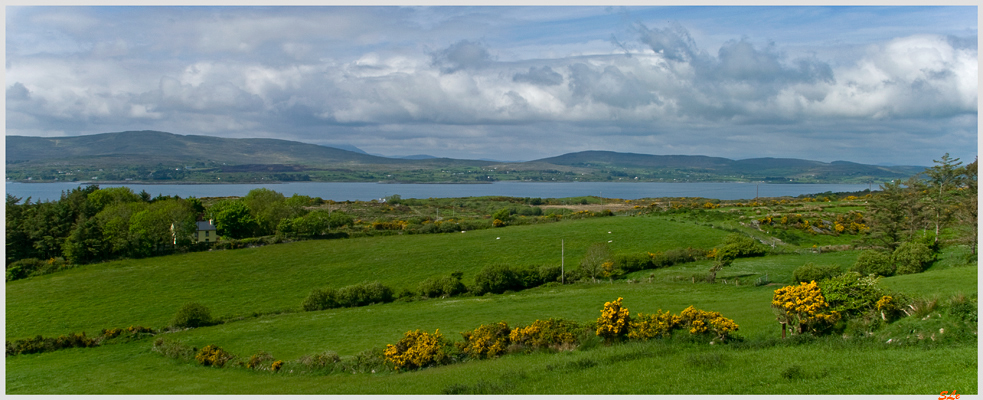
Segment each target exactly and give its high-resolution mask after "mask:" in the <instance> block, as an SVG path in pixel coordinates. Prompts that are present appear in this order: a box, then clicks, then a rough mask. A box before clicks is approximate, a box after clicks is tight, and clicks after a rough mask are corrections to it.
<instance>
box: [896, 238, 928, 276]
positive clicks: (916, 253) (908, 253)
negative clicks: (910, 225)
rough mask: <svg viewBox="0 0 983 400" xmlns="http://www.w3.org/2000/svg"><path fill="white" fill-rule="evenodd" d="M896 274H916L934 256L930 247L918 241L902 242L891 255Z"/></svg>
mask: <svg viewBox="0 0 983 400" xmlns="http://www.w3.org/2000/svg"><path fill="white" fill-rule="evenodd" d="M892 258H893V259H894V265H895V266H896V267H897V269H896V270H895V272H896V273H897V274H898V275H907V274H917V273H919V272H922V271H924V270H925V267H926V266H927V265H928V264H929V263H930V262H932V260H933V259H934V258H935V257H934V255H933V254H932V249H930V248H929V247H928V246H926V245H925V244H924V243H920V242H904V243H902V244H901V246H898V248H897V249H895V250H894V254H893V255H892Z"/></svg>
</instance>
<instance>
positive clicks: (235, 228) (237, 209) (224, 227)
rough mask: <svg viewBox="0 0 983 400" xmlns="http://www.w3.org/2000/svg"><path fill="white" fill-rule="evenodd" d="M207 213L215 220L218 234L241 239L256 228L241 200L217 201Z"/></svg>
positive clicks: (249, 234) (248, 235)
mask: <svg viewBox="0 0 983 400" xmlns="http://www.w3.org/2000/svg"><path fill="white" fill-rule="evenodd" d="M209 213H210V214H211V215H212V217H213V218H214V220H215V230H216V231H217V232H218V235H219V236H222V237H229V238H233V239H242V238H247V237H250V236H252V235H253V233H254V232H255V231H256V229H257V224H256V220H255V219H253V216H252V214H250V213H249V208H248V207H246V205H245V204H243V202H242V201H239V200H225V201H221V202H218V203H216V204H215V205H213V206H212V208H211V209H210V210H209Z"/></svg>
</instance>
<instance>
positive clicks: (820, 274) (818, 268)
mask: <svg viewBox="0 0 983 400" xmlns="http://www.w3.org/2000/svg"><path fill="white" fill-rule="evenodd" d="M841 274H843V267H840V265H839V264H829V265H816V264H813V263H807V264H805V265H803V266H801V267H799V268H796V269H795V272H792V281H793V282H812V281H817V282H818V281H821V280H823V279H826V278H832V277H834V276H839V275H841Z"/></svg>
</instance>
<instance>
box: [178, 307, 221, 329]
mask: <svg viewBox="0 0 983 400" xmlns="http://www.w3.org/2000/svg"><path fill="white" fill-rule="evenodd" d="M213 324H214V321H213V320H212V313H211V311H209V310H208V307H205V306H203V305H201V304H200V303H194V302H192V303H187V304H185V305H183V306H181V308H180V309H179V310H178V311H177V313H176V314H174V318H173V319H171V326H173V327H175V328H199V327H202V326H209V325H213Z"/></svg>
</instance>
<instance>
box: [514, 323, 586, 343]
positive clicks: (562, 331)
mask: <svg viewBox="0 0 983 400" xmlns="http://www.w3.org/2000/svg"><path fill="white" fill-rule="evenodd" d="M581 329H582V328H581V327H580V326H579V325H577V324H576V323H574V322H572V321H565V320H562V319H553V318H550V319H547V320H540V319H537V320H536V322H533V323H532V324H529V326H525V327H517V328H515V329H512V332H509V342H510V343H511V344H512V345H513V346H514V347H517V348H520V349H526V350H534V349H542V348H551V349H555V350H572V349H573V348H575V347H576V346H577V342H578V341H577V335H576V332H577V331H579V330H581Z"/></svg>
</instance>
